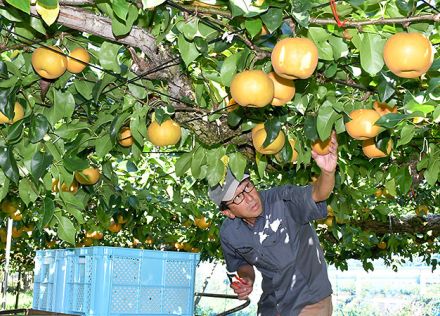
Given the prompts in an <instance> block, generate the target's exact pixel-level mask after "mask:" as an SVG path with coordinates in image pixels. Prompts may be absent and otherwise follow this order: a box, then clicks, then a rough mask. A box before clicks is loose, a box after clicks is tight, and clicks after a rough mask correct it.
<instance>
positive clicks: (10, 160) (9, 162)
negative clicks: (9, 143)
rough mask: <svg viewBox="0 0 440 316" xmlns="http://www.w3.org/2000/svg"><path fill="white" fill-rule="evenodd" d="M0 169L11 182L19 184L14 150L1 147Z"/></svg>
mask: <svg viewBox="0 0 440 316" xmlns="http://www.w3.org/2000/svg"><path fill="white" fill-rule="evenodd" d="M0 168H1V169H2V170H3V172H4V174H5V175H6V176H7V177H8V178H9V179H10V180H12V181H13V182H15V183H18V178H19V173H18V166H17V161H16V160H15V157H14V155H13V153H12V148H10V147H2V146H0Z"/></svg>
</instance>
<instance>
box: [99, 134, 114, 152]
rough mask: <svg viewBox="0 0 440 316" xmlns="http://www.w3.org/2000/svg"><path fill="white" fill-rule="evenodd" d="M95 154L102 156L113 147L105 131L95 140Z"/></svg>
mask: <svg viewBox="0 0 440 316" xmlns="http://www.w3.org/2000/svg"><path fill="white" fill-rule="evenodd" d="M95 148H96V155H97V156H98V157H99V158H104V156H105V155H106V154H107V153H108V152H109V151H110V150H111V149H112V148H113V143H112V140H111V138H110V134H108V133H105V134H103V135H101V137H99V138H98V139H96V141H95Z"/></svg>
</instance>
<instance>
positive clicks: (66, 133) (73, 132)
mask: <svg viewBox="0 0 440 316" xmlns="http://www.w3.org/2000/svg"><path fill="white" fill-rule="evenodd" d="M89 128H90V125H89V124H88V123H87V122H81V121H79V120H74V121H72V122H71V123H69V124H65V125H61V126H60V127H59V128H58V129H57V130H55V134H56V135H58V136H60V137H61V138H64V139H74V138H75V137H76V136H77V135H78V134H79V133H80V132H81V131H82V130H88V129H89Z"/></svg>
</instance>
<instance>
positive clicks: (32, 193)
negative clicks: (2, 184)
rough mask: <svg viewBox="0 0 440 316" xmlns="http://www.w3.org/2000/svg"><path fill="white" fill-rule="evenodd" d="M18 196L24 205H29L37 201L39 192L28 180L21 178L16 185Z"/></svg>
mask: <svg viewBox="0 0 440 316" xmlns="http://www.w3.org/2000/svg"><path fill="white" fill-rule="evenodd" d="M18 195H19V196H20V198H21V199H22V201H23V202H24V203H25V204H26V205H29V203H32V202H35V201H36V200H37V199H38V197H39V192H38V190H37V188H36V187H35V185H34V184H33V183H32V182H31V181H30V180H29V179H28V178H23V179H21V180H20V183H19V185H18Z"/></svg>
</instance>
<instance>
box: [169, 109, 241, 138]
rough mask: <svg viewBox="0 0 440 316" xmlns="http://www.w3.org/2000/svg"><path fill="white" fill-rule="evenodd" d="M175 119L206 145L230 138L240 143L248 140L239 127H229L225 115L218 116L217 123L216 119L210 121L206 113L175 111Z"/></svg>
mask: <svg viewBox="0 0 440 316" xmlns="http://www.w3.org/2000/svg"><path fill="white" fill-rule="evenodd" d="M176 121H178V122H179V123H180V124H181V125H183V126H185V127H186V128H188V129H190V130H191V131H192V132H193V133H194V134H195V135H196V136H197V138H198V139H199V140H200V141H201V142H202V143H204V144H206V145H208V146H211V145H216V144H225V143H227V142H229V141H230V140H231V139H234V141H235V142H238V143H241V144H245V143H248V142H249V140H248V139H247V136H246V133H245V134H243V132H242V131H241V130H240V129H235V130H233V129H230V128H229V125H228V123H227V122H226V117H222V118H220V119H219V122H220V123H217V121H213V122H210V121H209V120H208V116H207V115H200V114H198V113H196V112H176ZM237 137H238V138H237ZM235 138H237V139H235ZM240 139H241V141H240Z"/></svg>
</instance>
